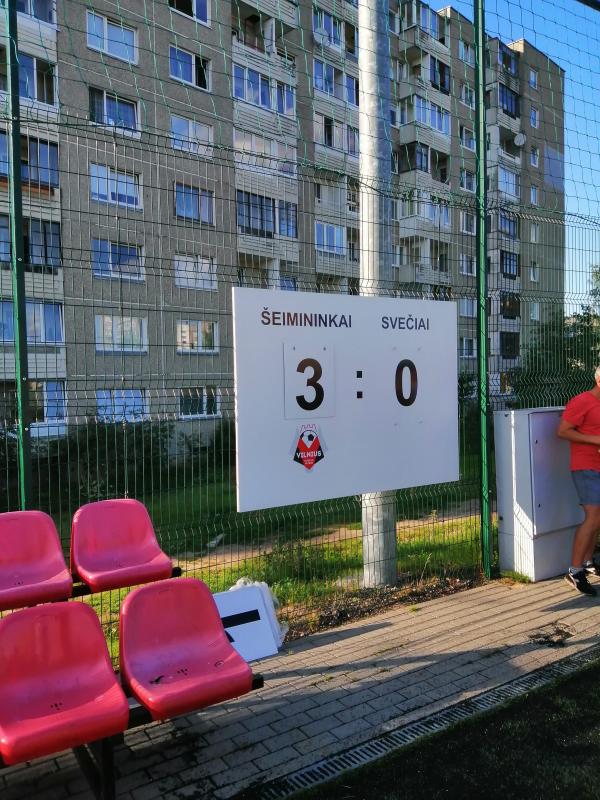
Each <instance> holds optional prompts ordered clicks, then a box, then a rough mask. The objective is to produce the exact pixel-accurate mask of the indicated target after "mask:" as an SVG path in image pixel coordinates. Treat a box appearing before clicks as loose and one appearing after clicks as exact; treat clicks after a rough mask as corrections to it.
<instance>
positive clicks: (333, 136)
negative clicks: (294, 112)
mask: <svg viewBox="0 0 600 800" xmlns="http://www.w3.org/2000/svg"><path fill="white" fill-rule="evenodd" d="M315 141H316V142H318V144H323V145H325V147H333V148H334V149H335V150H343V149H344V124H343V123H342V122H338V121H337V120H335V119H333V117H325V116H323V115H322V114H315Z"/></svg>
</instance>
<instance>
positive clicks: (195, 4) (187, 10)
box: [169, 0, 209, 25]
mask: <svg viewBox="0 0 600 800" xmlns="http://www.w3.org/2000/svg"><path fill="white" fill-rule="evenodd" d="M208 3H209V0H169V7H170V8H172V9H173V10H174V11H179V12H181V13H182V14H185V15H186V16H188V17H193V18H194V19H196V20H198V22H203V23H204V24H205V25H208Z"/></svg>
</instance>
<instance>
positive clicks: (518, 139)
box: [514, 133, 527, 147]
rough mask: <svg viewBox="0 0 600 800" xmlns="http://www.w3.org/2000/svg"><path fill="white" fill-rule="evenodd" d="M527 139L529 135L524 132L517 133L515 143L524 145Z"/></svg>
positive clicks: (519, 145)
mask: <svg viewBox="0 0 600 800" xmlns="http://www.w3.org/2000/svg"><path fill="white" fill-rule="evenodd" d="M526 141H527V137H526V136H525V134H524V133H517V135H516V136H515V138H514V143H515V144H516V146H517V147H523V145H524V144H525V142H526Z"/></svg>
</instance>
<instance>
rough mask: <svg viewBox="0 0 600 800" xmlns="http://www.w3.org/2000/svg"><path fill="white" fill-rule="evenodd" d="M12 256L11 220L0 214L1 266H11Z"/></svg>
mask: <svg viewBox="0 0 600 800" xmlns="http://www.w3.org/2000/svg"><path fill="white" fill-rule="evenodd" d="M10 254H11V249H10V219H9V217H8V215H7V214H0V265H2V266H4V265H10ZM25 254H26V256H27V250H26V251H25Z"/></svg>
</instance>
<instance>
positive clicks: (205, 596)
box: [120, 578, 252, 720]
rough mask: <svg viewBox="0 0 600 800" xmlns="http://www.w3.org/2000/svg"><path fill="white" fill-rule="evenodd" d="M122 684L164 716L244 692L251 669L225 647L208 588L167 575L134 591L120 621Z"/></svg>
mask: <svg viewBox="0 0 600 800" xmlns="http://www.w3.org/2000/svg"><path fill="white" fill-rule="evenodd" d="M120 646H121V679H122V681H123V686H124V687H125V688H126V689H129V691H130V692H131V694H132V695H133V696H134V697H136V698H137V700H138V701H139V702H140V703H141V705H143V706H144V707H145V708H147V709H148V711H149V712H150V714H151V715H152V719H155V720H158V719H167V718H168V717H173V716H177V715H178V714H183V713H185V712H188V711H193V710H195V709H199V708H204V707H205V706H209V705H213V704H214V703H219V702H221V701H223V700H229V699H230V698H232V697H239V695H242V694H245V693H246V692H249V691H250V690H251V688H252V671H251V670H250V667H249V666H248V664H247V663H246V662H245V661H244V659H243V658H242V657H241V656H240V655H239V654H238V653H237V652H236V651H235V650H234V649H233V647H232V646H231V645H230V643H229V641H228V639H227V636H226V634H225V631H224V629H223V624H222V622H221V619H220V617H219V612H218V611H217V606H216V605H215V601H214V599H213V596H212V594H211V593H210V591H209V589H208V587H207V586H206V585H205V584H204V583H202V582H201V581H198V580H196V579H195V578H172V579H171V580H167V581H162V582H161V583H155V584H151V585H149V586H140V588H139V589H134V590H133V591H132V592H131V593H130V594H129V595H128V596H127V597H126V598H125V600H124V601H123V605H122V607H121V620H120Z"/></svg>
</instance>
